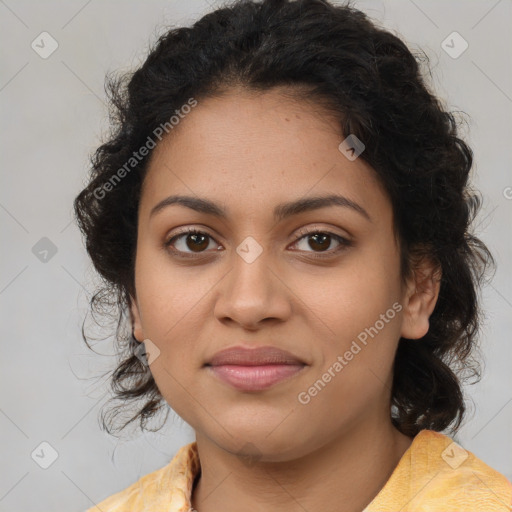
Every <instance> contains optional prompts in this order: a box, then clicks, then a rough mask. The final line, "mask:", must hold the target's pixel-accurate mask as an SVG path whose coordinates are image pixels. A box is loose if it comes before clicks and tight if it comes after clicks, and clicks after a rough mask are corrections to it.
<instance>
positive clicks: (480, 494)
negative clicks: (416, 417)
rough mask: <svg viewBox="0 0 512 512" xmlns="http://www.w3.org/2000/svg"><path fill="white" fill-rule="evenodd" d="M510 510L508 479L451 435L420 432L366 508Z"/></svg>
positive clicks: (453, 511)
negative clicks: (463, 446) (454, 439)
mask: <svg viewBox="0 0 512 512" xmlns="http://www.w3.org/2000/svg"><path fill="white" fill-rule="evenodd" d="M402 509H403V510H407V511H410V512H424V511H425V512H427V511H428V512H430V511H432V510H436V511H438V510H442V511H443V512H449V511H450V512H459V511H472V512H494V511H496V512H498V511H499V512H510V510H512V483H511V482H509V481H508V480H507V478H505V476H504V475H502V474H501V473H499V472H498V471H496V470H495V469H493V468H491V467H490V466H488V465H487V464H486V463H485V462H483V461H482V460H481V459H479V458H478V457H477V456H476V455H474V454H473V453H471V452H470V451H468V450H465V449H464V448H462V447H461V446H460V445H459V444H457V443H456V442H455V441H453V440H452V439H451V438H450V437H448V436H446V435H444V434H441V433H440V432H435V431H432V430H422V431H421V432H419V433H418V434H417V436H416V437H415V438H414V440H413V442H412V444H411V446H410V447H409V449H408V450H407V451H406V452H405V453H404V455H403V456H402V458H401V460H400V462H399V464H398V466H397V467H396V468H395V470H394V472H393V474H392V475H391V477H390V479H389V480H388V482H387V483H386V485H385V486H384V487H383V489H382V490H381V492H379V494H378V495H377V496H376V497H375V499H374V500H373V501H372V502H371V503H370V505H369V506H368V507H367V508H366V509H365V512H374V511H377V510H378V511H379V512H385V511H391V510H402Z"/></svg>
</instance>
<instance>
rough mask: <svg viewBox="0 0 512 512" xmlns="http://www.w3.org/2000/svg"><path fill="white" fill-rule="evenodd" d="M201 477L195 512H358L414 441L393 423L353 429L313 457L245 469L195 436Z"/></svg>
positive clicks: (261, 463) (194, 498) (195, 494)
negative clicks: (247, 511) (220, 511)
mask: <svg viewBox="0 0 512 512" xmlns="http://www.w3.org/2000/svg"><path fill="white" fill-rule="evenodd" d="M196 441H197V447H198V452H199V459H200V461H201V477H200V479H199V481H198V483H197V485H196V487H195V489H194V492H193V496H192V506H193V508H194V509H195V510H197V512H213V511H218V510H223V511H224V512H235V511H237V512H239V511H240V510H241V509H246V510H247V509H250V510H251V511H252V512H260V511H261V512H263V511H265V512H277V511H282V510H286V511H290V512H304V510H307V511H308V512H317V511H318V512H320V511H322V512H330V511H332V512H334V511H336V512H339V511H340V510H343V512H361V510H363V509H364V508H365V507H366V506H367V505H368V504H369V503H370V502H371V501H372V499H373V498H374V497H375V496H376V495H377V494H378V492H379V491H380V490H381V489H382V487H383V486H384V484H385V483H386V482H387V480H388V479H389V477H390V476H391V473H392V472H393V470H394V468H395V467H396V465H397V464H398V462H399V461H400V458H401V457H402V455H403V454H404V452H405V451H406V450H407V448H408V447H409V446H410V444H411V442H412V439H411V438H409V437H407V436H405V435H403V434H401V433H400V432H399V431H398V430H396V429H395V428H394V427H393V425H392V424H391V422H389V424H386V426H385V427H383V425H382V423H380V424H378V423H377V424H376V423H372V424H370V425H368V426H364V427H361V426H360V425H359V426H357V428H353V429H352V430H351V431H349V432H346V433H344V434H343V435H342V436H339V437H338V438H336V439H334V440H332V441H331V442H328V443H326V444H324V445H323V446H321V447H320V448H319V449H317V450H314V451H312V452H311V453H309V454H307V455H305V456H302V457H300V458H295V459H294V460H289V461H284V462H265V461H257V462H255V463H254V464H247V463H244V461H242V460H240V457H239V456H237V455H234V454H232V453H229V452H227V451H226V450H223V449H222V448H220V447H219V446H218V445H216V444H214V443H212V442H211V441H210V440H209V439H208V438H206V437H203V436H201V435H199V434H197V435H196Z"/></svg>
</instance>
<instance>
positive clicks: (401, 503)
mask: <svg viewBox="0 0 512 512" xmlns="http://www.w3.org/2000/svg"><path fill="white" fill-rule="evenodd" d="M199 469H200V463H199V457H198V454H197V446H196V443H190V444H188V445H186V446H183V447H182V448H180V450H179V451H178V453H177V454H176V456H175V457H174V458H173V459H172V460H171V462H170V463H169V464H168V465H167V466H165V467H163V468H161V469H159V470H157V471H154V472H152V473H149V474H148V475H146V476H144V477H142V478H141V479H140V480H138V481H137V482H135V483H134V484H132V485H131V486H130V487H128V488H127V489H125V490H124V491H121V492H119V493H117V494H114V495H112V496H110V497H109V498H107V499H106V500H104V501H102V502H101V503H99V504H98V505H96V506H95V507H93V508H90V509H88V510H87V512H189V511H190V510H191V508H192V505H191V501H190V498H191V495H192V489H193V484H194V478H195V476H196V475H197V474H198V472H199ZM511 510H512V483H510V482H509V481H508V480H507V479H506V478H505V477H504V476H503V475H502V474H500V473H498V472H497V471H495V470H494V469H492V468H491V467H489V466H488V465H487V464H485V463H484V462H483V461H481V460H480V459H479V458H477V457H476V456H475V455H473V454H472V453H471V452H468V451H466V450H464V449H463V448H461V447H460V446H459V445H457V444H456V443H454V442H453V441H452V439H450V438H449V437H448V436H446V435H444V434H441V433H439V432H434V431H432V430H422V431H421V432H419V433H418V434H417V435H416V437H415V438H414V440H413V442H412V443H411V445H410V446H409V448H408V449H407V451H406V452H405V453H404V454H403V456H402V458H401V459H400V461H399V463H398V465H397V466H396V468H395V470H394V471H393V473H392V474H391V477H390V478H389V479H388V481H387V482H386V484H385V485H384V487H383V488H382V489H381V490H380V492H379V493H378V494H377V496H375V498H374V499H373V500H372V502H371V503H370V504H369V505H368V506H367V507H366V508H365V509H364V510H363V512H399V511H401V512H495V511H499V512H510V511H511Z"/></svg>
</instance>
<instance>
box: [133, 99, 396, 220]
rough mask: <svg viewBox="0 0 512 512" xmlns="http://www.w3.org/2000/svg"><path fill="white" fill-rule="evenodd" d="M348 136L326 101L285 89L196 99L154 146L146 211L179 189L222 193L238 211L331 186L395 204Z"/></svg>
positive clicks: (360, 198)
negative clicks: (349, 148)
mask: <svg viewBox="0 0 512 512" xmlns="http://www.w3.org/2000/svg"><path fill="white" fill-rule="evenodd" d="M344 138H345V137H344V136H342V134H341V129H340V126H339V121H337V120H336V119H335V117H334V115H333V114H332V113H330V112H328V111H327V110H325V108H324V107H322V106H321V105H319V104H316V103H314V102H312V101H304V100H300V99H299V98H293V97H290V95H288V94H283V92H282V91H280V90H270V91H267V92H264V93H253V92H247V91H243V90H234V91H232V92H227V93H224V94H223V95H221V96H218V97H213V98H208V99H205V100H198V104H197V106H196V107H194V109H193V110H192V111H191V112H190V113H188V114H187V115H185V116H183V118H182V119H181V120H180V122H179V124H178V125H177V126H175V127H174V128H173V130H172V131H171V132H170V133H169V135H168V136H167V137H166V138H164V139H163V140H162V142H161V143H159V144H158V145H157V147H156V148H155V149H154V150H153V154H152V156H151V160H150V163H149V166H148V170H147V174H146V179H145V182H144V189H143V194H142V200H141V214H146V215H149V211H150V208H151V207H152V205H154V204H155V203H157V202H158V201H160V200H162V199H164V198H165V197H166V196H168V195H171V194H176V193H182V194H186V195H197V196H201V197H209V198H211V199H212V200H216V198H217V199H219V201H220V202H221V203H222V204H223V205H224V206H225V209H226V210H227V211H228V214H232V215H237V214H238V213H241V212H243V213H244V214H248V213H249V212H252V211H254V213H258V210H265V211H269V208H270V206H271V205H273V204H278V203H281V202H283V201H286V200H291V199H297V198H299V197H303V196H307V195H324V194H327V193H341V194H343V195H345V196H347V197H348V198H349V199H351V200H353V201H355V202H358V203H364V204H365V209H366V208H367V207H368V209H374V210H378V209H379V208H384V209H389V208H390V205H389V202H388V200H387V197H386V194H385V193H384V190H383V188H382V187H381V185H380V183H379V181H378V179H377V177H376V175H375V171H374V170H373V169H372V168H371V167H370V166H369V165H368V164H367V163H366V162H365V161H364V160H363V159H361V158H357V159H356V160H354V161H350V160H349V159H348V158H346V156H344V154H342V153H341V152H340V150H339V149H338V146H339V145H340V143H341V142H342V140H343V139H344ZM366 205H367V206H366Z"/></svg>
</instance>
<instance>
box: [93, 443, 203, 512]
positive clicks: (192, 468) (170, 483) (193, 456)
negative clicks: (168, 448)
mask: <svg viewBox="0 0 512 512" xmlns="http://www.w3.org/2000/svg"><path fill="white" fill-rule="evenodd" d="M198 470H199V459H198V456H197V448H196V444H195V443H190V444H188V445H186V446H183V447H181V448H180V449H179V451H178V452H177V453H176V455H175V456H174V458H173V459H172V460H171V461H170V462H169V464H167V465H166V466H164V467H163V468H160V469H157V470H156V471H153V472H152V473H149V474H147V475H145V476H143V477H141V478H140V479H139V480H137V481H136V482H135V483H133V484H131V485H130V486H129V487H127V488H126V489H124V490H122V491H120V492H118V493H116V494H113V495H112V496H109V497H108V498H106V499H104V500H103V501H102V502H101V503H98V504H96V505H95V506H94V507H92V508H89V509H88V510H87V511H86V512H126V511H128V510H129V511H130V512H139V511H140V512H157V511H158V512H161V511H162V510H168V511H169V512H175V511H176V512H178V511H180V512H181V511H182V510H184V511H187V510H189V508H190V507H189V501H190V494H191V490H192V485H193V481H194V478H195V476H196V474H197V472H198Z"/></svg>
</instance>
